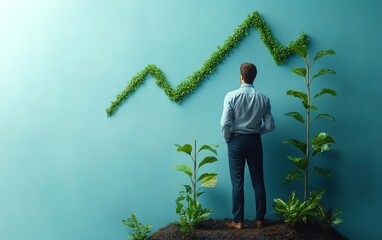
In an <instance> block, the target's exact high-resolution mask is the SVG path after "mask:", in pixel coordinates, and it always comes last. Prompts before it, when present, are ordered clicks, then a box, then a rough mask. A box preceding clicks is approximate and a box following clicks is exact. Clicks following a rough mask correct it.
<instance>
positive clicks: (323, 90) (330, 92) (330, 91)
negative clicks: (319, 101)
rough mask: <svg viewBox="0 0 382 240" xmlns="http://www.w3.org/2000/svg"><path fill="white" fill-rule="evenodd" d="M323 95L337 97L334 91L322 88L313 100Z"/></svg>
mask: <svg viewBox="0 0 382 240" xmlns="http://www.w3.org/2000/svg"><path fill="white" fill-rule="evenodd" d="M323 94H330V95H332V96H337V93H336V91H334V90H333V89H330V88H324V89H322V90H321V91H320V92H319V93H317V94H316V95H315V96H314V98H318V97H319V96H321V95H323Z"/></svg>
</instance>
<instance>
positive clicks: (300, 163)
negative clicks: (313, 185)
mask: <svg viewBox="0 0 382 240" xmlns="http://www.w3.org/2000/svg"><path fill="white" fill-rule="evenodd" d="M288 159H289V160H290V161H291V162H292V163H293V164H294V165H295V166H296V167H298V168H300V169H301V170H305V168H306V164H307V163H308V161H307V159H306V158H298V157H294V156H288Z"/></svg>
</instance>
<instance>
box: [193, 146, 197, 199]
mask: <svg viewBox="0 0 382 240" xmlns="http://www.w3.org/2000/svg"><path fill="white" fill-rule="evenodd" d="M196 170H197V169H196V139H195V142H194V182H193V188H194V189H193V190H194V202H195V203H196Z"/></svg>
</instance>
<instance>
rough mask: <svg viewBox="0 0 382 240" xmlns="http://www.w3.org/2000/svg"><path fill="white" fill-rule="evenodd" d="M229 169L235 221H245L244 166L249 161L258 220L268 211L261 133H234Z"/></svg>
mask: <svg viewBox="0 0 382 240" xmlns="http://www.w3.org/2000/svg"><path fill="white" fill-rule="evenodd" d="M228 157H229V170H230V175H231V182H232V204H233V208H232V213H233V220H234V221H235V222H243V221H244V168H245V163H247V165H248V168H249V173H250V177H251V181H252V187H253V189H254V191H255V198H256V220H263V219H264V216H265V213H266V194H265V185H264V176H263V175H264V174H263V146H262V142H261V135H260V134H240V135H233V136H232V137H231V139H230V142H229V143H228Z"/></svg>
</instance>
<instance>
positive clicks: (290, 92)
mask: <svg viewBox="0 0 382 240" xmlns="http://www.w3.org/2000/svg"><path fill="white" fill-rule="evenodd" d="M287 95H289V96H293V97H296V98H299V99H301V101H302V104H303V105H304V106H309V104H308V95H307V94H306V93H303V92H300V91H296V90H288V91H287Z"/></svg>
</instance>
